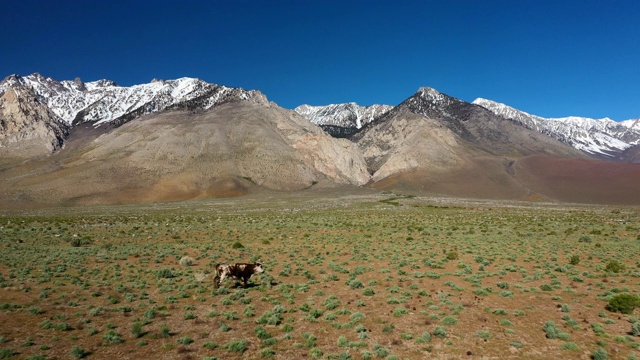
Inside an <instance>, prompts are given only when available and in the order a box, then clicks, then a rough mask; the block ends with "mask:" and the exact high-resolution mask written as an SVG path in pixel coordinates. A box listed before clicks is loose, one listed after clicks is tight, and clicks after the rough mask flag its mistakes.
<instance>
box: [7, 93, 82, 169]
mask: <svg viewBox="0 0 640 360" xmlns="http://www.w3.org/2000/svg"><path fill="white" fill-rule="evenodd" d="M69 128H70V126H69V125H68V124H67V123H65V122H64V121H62V120H60V119H59V118H58V117H57V116H56V115H55V114H54V113H53V112H52V111H51V110H50V109H49V108H48V107H47V106H46V105H44V104H43V103H42V102H41V101H40V99H39V98H38V96H36V95H35V94H34V93H33V91H32V89H31V88H29V87H25V86H22V85H19V84H17V85H16V86H13V87H11V88H9V89H7V90H6V91H4V92H2V93H0V164H2V163H5V162H7V161H8V160H9V159H19V160H22V159H29V158H32V157H36V156H41V155H46V154H51V153H52V152H54V151H56V150H59V149H60V148H62V145H63V142H64V139H65V138H66V137H67V135H68V133H69Z"/></svg>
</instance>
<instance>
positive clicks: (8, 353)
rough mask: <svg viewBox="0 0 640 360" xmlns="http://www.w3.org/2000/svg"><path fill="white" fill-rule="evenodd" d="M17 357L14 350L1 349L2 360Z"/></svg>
mask: <svg viewBox="0 0 640 360" xmlns="http://www.w3.org/2000/svg"><path fill="white" fill-rule="evenodd" d="M15 355H16V352H15V351H13V349H11V348H9V349H0V359H10V358H12V357H14V356H15Z"/></svg>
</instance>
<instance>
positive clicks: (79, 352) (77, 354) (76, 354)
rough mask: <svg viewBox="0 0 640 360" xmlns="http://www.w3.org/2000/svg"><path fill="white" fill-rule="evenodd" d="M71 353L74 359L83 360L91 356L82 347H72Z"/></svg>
mask: <svg viewBox="0 0 640 360" xmlns="http://www.w3.org/2000/svg"><path fill="white" fill-rule="evenodd" d="M70 353H71V357H72V358H74V359H82V358H84V357H86V356H87V355H89V353H88V352H87V351H86V350H85V349H83V348H81V347H80V346H74V347H72V348H71V351H70Z"/></svg>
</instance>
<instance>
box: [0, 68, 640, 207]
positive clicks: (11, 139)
mask: <svg viewBox="0 0 640 360" xmlns="http://www.w3.org/2000/svg"><path fill="white" fill-rule="evenodd" d="M482 104H483V105H484V106H481V105H480V104H473V103H468V102H465V101H462V100H460V99H457V98H455V97H452V96H449V95H447V94H444V93H440V92H438V91H437V90H435V89H433V88H429V87H422V88H419V89H418V91H416V92H415V93H414V94H413V95H411V96H409V97H408V98H407V99H405V100H404V101H402V102H401V103H400V104H398V105H397V106H395V107H391V106H388V105H386V106H385V105H376V106H372V107H368V108H367V107H361V106H359V105H357V104H355V103H347V104H342V105H341V104H333V105H331V106H328V107H317V108H311V107H310V106H306V107H303V108H301V109H300V108H299V109H298V110H299V111H294V110H288V109H284V108H281V107H279V106H278V105H277V104H275V103H272V102H269V101H268V100H267V99H266V96H264V94H262V93H261V92H259V91H256V90H250V91H247V90H244V89H239V88H236V89H234V88H227V87H224V86H220V85H215V84H208V83H206V82H204V81H202V80H199V79H193V78H180V79H176V80H156V79H154V80H153V81H152V82H151V83H148V84H141V85H134V86H132V87H120V86H118V85H117V84H115V83H114V82H112V81H109V80H98V81H93V82H87V83H85V82H83V81H82V80H81V79H78V78H76V79H74V80H65V81H56V80H53V79H51V78H46V77H44V76H42V75H40V74H32V75H30V76H26V77H19V76H11V77H8V78H6V79H5V80H4V81H3V82H2V83H0V154H1V155H2V156H0V160H1V162H0V199H2V201H0V203H3V204H7V202H9V203H12V202H16V201H17V202H18V203H24V204H41V203H47V204H68V205H87V204H111V203H136V202H156V201H182V200H189V199H203V198H209V197H219V196H241V195H245V194H248V193H251V192H254V191H262V190H261V189H268V190H274V191H307V190H309V189H315V188H326V187H332V188H335V187H339V188H345V189H348V188H350V187H351V188H353V187H367V188H375V189H380V190H393V189H403V190H406V191H410V192H417V193H428V194H438V195H444V196H464V197H478V198H495V199H512V200H523V199H525V200H526V199H546V200H550V201H553V200H559V201H577V202H591V201H596V202H601V203H607V201H609V200H607V199H611V201H615V202H617V203H625V204H637V203H640V192H638V191H635V190H636V188H637V186H638V185H636V184H640V165H638V164H629V163H620V162H618V163H616V162H611V161H600V160H594V159H593V154H590V153H588V152H585V151H583V150H579V149H577V148H576V147H574V146H571V145H572V144H571V143H570V140H571V138H570V137H569V138H568V139H563V138H562V137H561V136H560V137H558V136H556V137H554V136H551V135H550V134H547V133H545V132H544V131H541V129H543V126H542V125H545V124H546V123H543V120H541V119H539V118H535V117H533V116H532V115H530V114H526V113H521V112H517V111H516V110H515V109H512V110H510V111H511V112H510V113H508V114H507V113H506V112H505V113H500V112H498V111H496V109H495V108H493V110H492V108H491V105H492V103H489V102H488V101H484V102H483V103H482ZM54 109H55V111H54ZM501 109H507V108H506V106H503V107H501ZM310 110H314V111H316V110H317V111H316V114H320V115H322V119H325V120H322V121H329V122H330V121H333V123H332V124H334V125H328V124H320V125H316V124H314V123H313V122H312V121H310V120H309V119H308V118H306V117H304V116H303V115H301V114H300V112H302V113H305V111H306V114H307V115H309V114H311V113H312V111H310ZM507 110H509V109H507ZM334 113H337V114H342V115H340V116H342V117H340V116H334V117H332V114H334ZM505 114H506V115H505ZM317 118H318V119H319V118H320V116H318V117H317ZM336 119H338V120H340V121H338V120H336ZM518 120H519V121H518ZM322 121H317V122H319V123H321V122H322ZM545 121H546V120H545ZM567 121H568V122H570V123H572V124H574V125H575V126H578V130H580V129H581V128H579V126H582V125H584V124H591V122H589V121H586V120H579V119H574V118H571V119H569V120H567ZM556 122H557V121H556ZM603 124H605V125H606V124H607V122H606V121H604V122H599V123H595V124H591V125H590V126H591V128H594V129H596V130H598V129H600V128H599V127H598V126H604V125H603ZM610 125H611V124H610ZM613 125H615V124H613ZM613 125H611V126H610V128H608V129H609V130H608V131H609V133H608V134H609V135H607V136H609V137H611V139H613V138H614V136H620V137H625V136H626V137H629V136H633V135H634V131H635V129H634V125H635V122H633V123H632V122H626V123H624V124H621V125H619V126H618V127H617V128H613ZM342 126H348V128H347V127H342ZM329 127H335V128H337V129H339V130H340V129H343V130H344V129H348V131H352V132H351V133H349V134H348V136H345V137H347V139H340V138H338V137H340V136H336V135H335V134H332V135H333V136H330V135H329V134H331V131H328V129H329ZM343 130H340V131H343ZM552 130H553V129H550V130H548V132H551V131H552ZM344 131H345V133H346V131H347V130H344ZM580 131H582V130H580ZM585 131H586V130H585ZM594 131H595V130H594ZM598 131H600V130H598ZM327 133H329V134H327ZM573 134H580V132H579V131H576V132H574V133H568V135H567V136H570V135H573ZM597 134H600V133H597ZM598 136H599V135H598ZM594 138H595V139H596V140H598V141H602V140H601V138H598V137H597V136H595V135H594ZM620 141H622V140H620ZM627 141H629V140H628V139H627ZM609 143H613V140H611V141H609ZM573 145H575V144H573ZM636 150H638V146H637V145H634V146H631V147H627V148H625V149H624V150H622V151H621V152H620V154H619V155H616V156H617V157H618V158H619V159H627V160H628V161H638V160H640V151H636ZM608 160H611V159H608ZM545 164H548V166H547V165H545ZM620 176H622V177H624V178H619V177H620ZM636 180H638V181H636ZM572 183H575V189H569V188H568V187H570V184H572ZM555 184H563V186H564V187H566V189H564V190H563V189H558V188H557V186H556V185H555ZM635 194H638V195H635ZM596 195H597V196H596Z"/></svg>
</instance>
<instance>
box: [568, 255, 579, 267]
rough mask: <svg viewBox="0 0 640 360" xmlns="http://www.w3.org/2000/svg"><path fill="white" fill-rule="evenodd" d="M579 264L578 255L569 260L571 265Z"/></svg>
mask: <svg viewBox="0 0 640 360" xmlns="http://www.w3.org/2000/svg"><path fill="white" fill-rule="evenodd" d="M579 263H580V256H578V255H573V256H571V258H570V259H569V264H571V265H578V264H579Z"/></svg>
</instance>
